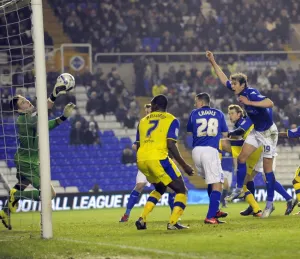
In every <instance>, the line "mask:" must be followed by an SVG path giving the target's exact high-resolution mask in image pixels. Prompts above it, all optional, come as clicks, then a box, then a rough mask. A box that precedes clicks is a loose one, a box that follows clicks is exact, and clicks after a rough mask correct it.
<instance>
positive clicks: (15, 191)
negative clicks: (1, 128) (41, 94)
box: [0, 83, 75, 229]
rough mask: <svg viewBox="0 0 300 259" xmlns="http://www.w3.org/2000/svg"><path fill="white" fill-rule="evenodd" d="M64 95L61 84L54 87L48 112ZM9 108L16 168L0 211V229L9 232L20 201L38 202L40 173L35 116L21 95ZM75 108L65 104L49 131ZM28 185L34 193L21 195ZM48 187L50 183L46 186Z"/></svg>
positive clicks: (13, 100) (36, 118)
mask: <svg viewBox="0 0 300 259" xmlns="http://www.w3.org/2000/svg"><path fill="white" fill-rule="evenodd" d="M65 93H66V88H65V87H64V85H63V84H58V83H57V84H56V85H55V87H54V89H53V92H52V93H51V95H50V97H49V98H48V109H51V108H52V107H53V105H54V102H55V100H56V98H57V97H58V96H59V95H61V94H65ZM10 107H11V109H12V110H13V111H15V112H17V113H18V114H19V116H18V119H17V122H16V124H17V129H18V140H19V146H18V149H17V151H16V154H15V164H16V167H17V175H16V177H17V180H18V182H17V183H16V185H15V186H14V187H13V188H12V189H11V190H10V193H9V198H8V206H4V208H3V209H2V210H1V211H0V219H1V220H2V223H3V225H4V226H5V227H6V228H8V229H11V224H10V213H13V212H16V210H17V207H18V201H19V200H20V199H33V200H35V201H39V200H40V172H39V150H38V131H37V121H38V114H37V111H36V108H35V107H34V106H33V105H32V103H31V102H30V101H29V100H27V99H26V98H25V97H23V96H21V95H17V96H14V97H13V98H12V100H11V101H10ZM74 108H75V104H73V103H69V104H67V105H66V106H65V108H64V111H63V114H62V115H61V116H60V117H58V118H56V119H54V120H49V122H48V125H49V129H50V130H51V129H54V128H56V127H57V126H58V125H60V124H61V123H62V122H64V121H65V120H66V119H67V118H68V117H69V116H70V115H71V113H72V111H73V109H74ZM30 184H31V185H32V186H33V187H34V188H35V190H32V191H25V189H26V188H27V186H28V185H30ZM49 184H51V183H49ZM51 193H52V198H54V197H55V195H56V194H55V191H54V188H53V186H52V185H51Z"/></svg>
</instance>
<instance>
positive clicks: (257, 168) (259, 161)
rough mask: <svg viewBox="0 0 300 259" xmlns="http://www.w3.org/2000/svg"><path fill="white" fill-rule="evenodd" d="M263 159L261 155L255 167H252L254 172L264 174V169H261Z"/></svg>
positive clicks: (274, 168) (274, 159)
mask: <svg viewBox="0 0 300 259" xmlns="http://www.w3.org/2000/svg"><path fill="white" fill-rule="evenodd" d="M277 155H278V154H277V153H275V155H274V157H273V172H275V170H276V157H277ZM263 159H264V156H263V153H262V154H261V156H260V158H259V160H258V162H257V164H256V165H255V167H254V170H255V171H256V172H260V173H264V167H263Z"/></svg>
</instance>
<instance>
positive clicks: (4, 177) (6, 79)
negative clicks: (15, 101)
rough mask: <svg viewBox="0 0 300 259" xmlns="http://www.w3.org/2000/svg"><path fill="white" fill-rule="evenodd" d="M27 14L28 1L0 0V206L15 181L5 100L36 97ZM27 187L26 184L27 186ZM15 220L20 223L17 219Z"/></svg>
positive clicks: (14, 140)
mask: <svg viewBox="0 0 300 259" xmlns="http://www.w3.org/2000/svg"><path fill="white" fill-rule="evenodd" d="M31 16H32V10H31V5H30V1H28V0H15V1H0V85H1V88H0V92H1V100H0V102H1V110H0V179H1V180H0V205H2V206H4V203H5V200H4V197H7V195H8V190H9V189H10V188H12V187H14V185H15V184H16V183H17V178H16V173H17V168H16V165H15V162H14V155H15V153H16V150H17V147H18V132H17V127H16V120H17V116H18V115H17V114H15V113H14V112H13V111H12V110H11V109H10V104H9V103H10V100H11V98H12V97H13V96H14V95H22V96H24V97H26V98H27V99H29V100H30V101H31V102H33V103H35V99H36V97H35V77H34V69H33V68H34V63H33V62H34V55H33V39H32V30H31V29H32V21H31ZM31 188H32V187H31V186H29V189H31ZM26 190H28V188H27V189H26ZM1 198H2V199H1ZM24 206H25V207H24ZM28 206H30V207H31V206H32V204H29V203H26V202H25V203H22V202H21V201H20V204H19V209H18V211H23V210H24V209H25V210H27V209H28V208H27V207H28ZM0 207H1V206H0ZM19 222H21V224H22V221H21V220H20V221H19ZM27 223H28V222H27ZM27 223H25V224H27ZM22 225H23V224H22ZM27 225H28V224H27ZM29 225H30V224H29Z"/></svg>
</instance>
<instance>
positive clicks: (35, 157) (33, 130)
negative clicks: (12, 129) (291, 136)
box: [15, 112, 59, 164]
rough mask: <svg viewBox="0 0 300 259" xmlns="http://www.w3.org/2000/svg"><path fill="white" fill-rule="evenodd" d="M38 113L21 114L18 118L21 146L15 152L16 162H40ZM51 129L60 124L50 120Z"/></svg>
mask: <svg viewBox="0 0 300 259" xmlns="http://www.w3.org/2000/svg"><path fill="white" fill-rule="evenodd" d="M37 121H38V116H37V113H36V112H34V113H28V114H20V115H19V117H18V119H17V128H18V139H19V146H18V149H17V152H16V154H15V160H16V162H18V163H19V162H26V163H31V164H39V147H38V142H39V137H38V133H37ZM48 125H49V130H51V129H54V128H55V127H57V126H58V125H59V124H58V123H57V121H56V120H55V119H54V120H49V122H48Z"/></svg>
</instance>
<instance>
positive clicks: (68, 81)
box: [56, 73, 75, 91]
mask: <svg viewBox="0 0 300 259" xmlns="http://www.w3.org/2000/svg"><path fill="white" fill-rule="evenodd" d="M56 83H57V84H58V85H65V86H66V91H70V90H72V89H73V88H74V87H75V78H74V76H72V75H71V74H69V73H63V74H61V75H60V76H59V77H58V78H57V80H56Z"/></svg>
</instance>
